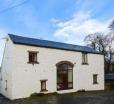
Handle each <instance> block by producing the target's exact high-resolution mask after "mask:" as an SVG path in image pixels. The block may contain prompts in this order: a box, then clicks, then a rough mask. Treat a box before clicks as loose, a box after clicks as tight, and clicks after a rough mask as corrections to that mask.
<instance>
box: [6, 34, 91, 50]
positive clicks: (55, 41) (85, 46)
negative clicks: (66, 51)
mask: <svg viewBox="0 0 114 104" xmlns="http://www.w3.org/2000/svg"><path fill="white" fill-rule="evenodd" d="M8 35H12V36H17V37H21V38H28V39H35V40H41V41H48V42H54V43H60V44H66V45H73V46H79V47H87V48H91V47H88V46H84V45H76V44H71V43H65V42H58V41H53V40H46V39H39V38H31V37H26V36H20V35H14V34H8Z"/></svg>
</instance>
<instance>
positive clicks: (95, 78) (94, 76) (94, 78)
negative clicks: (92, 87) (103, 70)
mask: <svg viewBox="0 0 114 104" xmlns="http://www.w3.org/2000/svg"><path fill="white" fill-rule="evenodd" d="M97 77H98V75H97V74H93V84H98V82H97Z"/></svg>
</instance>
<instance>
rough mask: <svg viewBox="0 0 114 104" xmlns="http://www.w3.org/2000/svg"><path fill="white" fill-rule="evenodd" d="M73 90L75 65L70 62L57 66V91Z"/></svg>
mask: <svg viewBox="0 0 114 104" xmlns="http://www.w3.org/2000/svg"><path fill="white" fill-rule="evenodd" d="M72 88H73V64H70V63H68V62H64V63H60V64H59V65H57V90H66V89H72Z"/></svg>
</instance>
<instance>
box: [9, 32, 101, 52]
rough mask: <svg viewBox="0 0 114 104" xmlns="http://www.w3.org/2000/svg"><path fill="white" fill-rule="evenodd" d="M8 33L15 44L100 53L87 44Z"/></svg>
mask: <svg viewBox="0 0 114 104" xmlns="http://www.w3.org/2000/svg"><path fill="white" fill-rule="evenodd" d="M8 35H9V37H10V38H11V40H12V41H13V43H15V44H22V45H30V46H39V47H46V48H54V49H62V50H70V51H81V52H88V53H96V54H100V53H99V52H97V51H95V50H94V49H93V48H90V47H87V46H79V45H73V44H66V43H60V42H54V41H48V40H41V39H34V38H28V37H22V36H17V35H12V34H8Z"/></svg>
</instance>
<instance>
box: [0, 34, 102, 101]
mask: <svg viewBox="0 0 114 104" xmlns="http://www.w3.org/2000/svg"><path fill="white" fill-rule="evenodd" d="M23 40H24V41H23ZM31 41H32V43H31ZM33 41H34V42H33ZM36 41H40V40H35V39H31V38H25V37H20V36H15V35H9V36H8V39H7V42H6V48H5V53H4V58H3V63H2V69H1V78H0V79H1V80H0V84H1V87H0V88H1V89H0V92H1V93H2V94H3V95H5V96H6V97H8V98H9V99H18V98H25V97H29V96H30V95H31V94H32V93H35V92H36V93H53V92H58V93H70V92H77V91H79V90H85V91H93V90H104V56H103V55H101V54H99V53H98V52H95V51H93V50H90V48H86V47H81V46H80V47H79V46H75V45H70V44H63V43H57V42H51V41H45V40H41V41H40V42H38V43H37V42H36ZM46 42H47V43H46ZM28 43H31V44H28ZM41 43H43V45H44V46H43V45H42V44H41ZM47 44H48V45H47ZM61 45H63V46H61ZM52 46H53V47H52ZM77 47H78V48H77Z"/></svg>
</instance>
